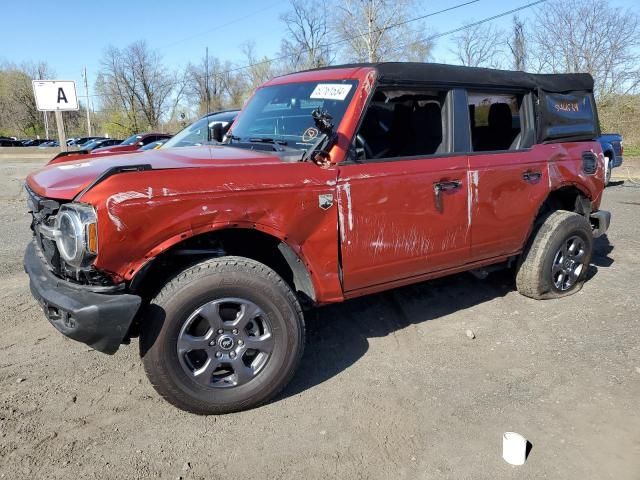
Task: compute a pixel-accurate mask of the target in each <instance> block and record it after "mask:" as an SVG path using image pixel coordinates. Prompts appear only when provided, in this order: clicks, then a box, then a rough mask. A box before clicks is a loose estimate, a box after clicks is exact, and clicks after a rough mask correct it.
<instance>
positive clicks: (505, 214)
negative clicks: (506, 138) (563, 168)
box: [469, 145, 549, 260]
mask: <svg viewBox="0 0 640 480" xmlns="http://www.w3.org/2000/svg"><path fill="white" fill-rule="evenodd" d="M545 147H546V146H545V145H536V146H534V147H533V148H531V149H530V150H523V151H514V152H500V153H488V154H479V155H471V156H469V184H470V186H471V190H470V196H469V199H470V204H471V209H470V212H471V224H472V227H471V257H472V259H473V260H480V259H484V258H491V257H495V256H499V255H506V254H510V253H514V252H517V251H519V250H520V249H521V248H522V247H523V244H524V241H525V239H526V236H527V234H528V232H529V229H530V228H531V225H532V222H533V219H534V218H535V217H536V214H537V211H538V208H539V207H540V205H541V204H542V202H543V201H544V199H545V198H546V196H547V194H548V192H549V176H548V169H547V160H546V159H547V156H548V153H549V152H548V149H546V148H545ZM527 172H531V173H532V174H536V175H537V174H540V176H539V177H538V178H537V179H535V178H530V179H527V177H526V174H527Z"/></svg>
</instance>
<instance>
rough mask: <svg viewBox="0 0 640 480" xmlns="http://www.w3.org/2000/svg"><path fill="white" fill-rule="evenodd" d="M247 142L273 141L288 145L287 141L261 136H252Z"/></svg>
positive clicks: (276, 143)
mask: <svg viewBox="0 0 640 480" xmlns="http://www.w3.org/2000/svg"><path fill="white" fill-rule="evenodd" d="M249 143H273V144H275V145H289V142H287V141H286V140H280V139H277V138H263V137H252V138H250V139H249Z"/></svg>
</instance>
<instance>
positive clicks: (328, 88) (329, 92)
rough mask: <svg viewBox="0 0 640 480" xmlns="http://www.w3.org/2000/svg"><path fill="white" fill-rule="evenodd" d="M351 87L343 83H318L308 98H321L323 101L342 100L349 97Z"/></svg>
mask: <svg viewBox="0 0 640 480" xmlns="http://www.w3.org/2000/svg"><path fill="white" fill-rule="evenodd" d="M352 86H353V85H349V84H344V83H320V84H318V85H316V88H314V89H313V92H311V96H310V97H309V98H322V99H324V100H344V99H345V98H347V95H349V91H351V87H352Z"/></svg>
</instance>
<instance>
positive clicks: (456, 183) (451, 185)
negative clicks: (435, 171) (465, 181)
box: [433, 180, 462, 212]
mask: <svg viewBox="0 0 640 480" xmlns="http://www.w3.org/2000/svg"><path fill="white" fill-rule="evenodd" d="M461 186H462V182H460V180H451V181H447V182H436V183H434V184H433V194H434V195H435V197H436V210H438V211H439V212H442V195H441V194H442V192H447V191H451V190H457V189H458V188H460V187H461Z"/></svg>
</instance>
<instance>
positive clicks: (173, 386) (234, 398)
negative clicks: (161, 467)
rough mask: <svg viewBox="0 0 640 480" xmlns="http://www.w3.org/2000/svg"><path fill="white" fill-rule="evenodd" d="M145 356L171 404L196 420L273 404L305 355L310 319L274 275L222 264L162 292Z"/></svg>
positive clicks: (144, 338)
mask: <svg viewBox="0 0 640 480" xmlns="http://www.w3.org/2000/svg"><path fill="white" fill-rule="evenodd" d="M140 348H141V355H142V359H143V363H144V368H145V371H146V373H147V376H148V377H149V379H150V381H151V383H152V384H153V386H154V388H155V389H156V390H157V391H158V393H160V395H162V396H163V397H164V398H165V399H166V400H167V401H169V402H170V403H172V404H173V405H175V406H177V407H178V408H181V409H183V410H186V411H189V412H192V413H198V414H222V413H229V412H234V411H238V410H244V409H248V408H251V407H255V406H257V405H260V404H261V403H264V402H266V401H268V400H269V399H270V398H272V397H273V396H275V395H276V394H277V393H278V392H279V391H280V390H281V389H282V388H284V386H285V385H286V384H287V383H288V382H289V380H290V379H291V377H292V376H293V374H294V372H295V370H296V368H297V366H298V364H299V362H300V358H301V356H302V352H303V348H304V319H303V316H302V311H301V309H300V305H299V303H298V301H297V299H296V297H295V295H294V294H293V292H292V291H291V289H290V288H289V286H288V285H287V284H286V283H285V282H284V281H283V280H282V278H280V277H279V276H278V275H277V274H276V273H275V272H274V271H273V270H271V269H270V268H268V267H267V266H266V265H263V264H261V263H258V262H255V261H253V260H250V259H247V258H241V257H222V258H218V259H213V260H208V261H205V262H202V263H200V264H198V265H195V266H193V267H190V268H188V269H187V270H185V271H183V272H182V273H180V274H179V275H178V276H177V277H175V278H174V279H173V280H171V281H170V282H169V283H168V284H167V285H166V286H165V287H164V288H163V289H162V291H161V292H160V293H159V294H158V296H157V297H156V298H155V299H154V300H153V301H152V302H151V304H150V305H149V308H148V314H147V315H146V318H145V319H144V323H143V326H142V330H141V335H140Z"/></svg>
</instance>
